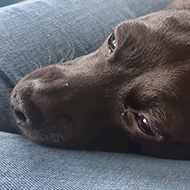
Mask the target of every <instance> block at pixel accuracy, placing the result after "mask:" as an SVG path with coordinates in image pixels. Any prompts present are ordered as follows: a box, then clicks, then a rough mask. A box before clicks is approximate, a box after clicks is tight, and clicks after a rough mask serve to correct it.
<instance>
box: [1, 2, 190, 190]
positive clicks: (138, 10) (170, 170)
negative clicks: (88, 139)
mask: <svg viewBox="0 0 190 190" xmlns="http://www.w3.org/2000/svg"><path fill="white" fill-rule="evenodd" d="M171 1H172V0H158V1H154V0H146V1H144V0H118V1H114V0H110V1H108V0H97V1H90V0H64V1H62V0H28V1H23V2H19V3H16V4H13V5H9V6H4V5H3V4H2V5H1V1H0V6H1V8H0V23H1V24H0V36H1V37H0V115H1V119H0V190H26V189H31V190H41V189H42V190H49V189H52V190H58V189H60V190H62V189H66V190H67V189H68V190H72V189H73V190H75V189H76V190H134V189H135V190H136V189H139V190H147V189H151V190H160V189H163V190H179V189H180V190H188V189H190V161H188V160H170V159H161V158H153V157H148V156H144V155H137V154H130V153H128V154H127V153H117V152H103V151H93V150H92V151H87V150H71V149H58V148H53V147H46V146H42V145H39V144H37V143H35V142H32V141H30V140H28V139H26V138H25V137H24V136H23V135H21V134H20V133H19V131H18V130H17V128H16V127H15V124H14V121H13V120H12V117H11V112H10V103H9V96H10V93H11V90H12V89H13V87H14V85H15V84H16V83H17V82H18V81H19V80H20V79H21V78H22V77H23V76H25V75H26V74H27V73H29V72H31V71H33V70H35V69H36V68H38V67H41V66H45V65H47V64H55V63H57V62H58V61H59V60H61V59H62V58H63V57H64V58H65V59H66V60H67V59H69V57H71V56H72V58H75V57H77V56H79V55H84V54H87V53H89V52H91V51H94V50H95V49H97V48H98V47H99V46H100V45H101V44H102V43H103V41H104V39H105V37H106V36H107V35H108V34H109V32H110V31H111V29H112V28H113V27H114V26H115V25H117V24H118V23H119V22H121V21H122V20H125V19H130V18H134V17H137V16H140V15H144V14H147V13H150V12H154V11H158V10H160V9H162V8H164V7H165V6H166V5H168V4H169V3H170V2H171ZM10 4H11V3H10ZM71 23H72V25H71ZM95 26H96V27H95ZM76 30H77V31H78V32H77V33H76ZM66 35H67V39H68V38H69V39H70V40H71V41H72V43H73V46H74V48H73V49H72V46H70V43H69V42H70V41H66V40H65V36H66ZM92 42H93V43H92ZM69 51H73V52H72V53H71V52H70V53H69Z"/></svg>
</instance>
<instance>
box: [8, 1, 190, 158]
mask: <svg viewBox="0 0 190 190" xmlns="http://www.w3.org/2000/svg"><path fill="white" fill-rule="evenodd" d="M180 2H181V1H176V2H174V4H172V5H170V6H169V7H168V9H171V8H174V6H175V7H176V5H179V3H180ZM185 6H186V5H185ZM10 102H11V108H12V114H13V117H14V119H15V121H16V124H17V126H18V128H19V130H20V131H21V132H22V133H23V134H24V135H25V136H26V137H28V138H29V139H31V140H33V141H35V142H38V143H41V144H44V145H49V146H55V147H61V148H77V149H91V150H108V151H118V152H134V153H142V154H146V155H150V156H158V157H165V158H175V159H190V11H189V10H184V9H183V10H163V11H160V12H156V13H151V14H149V15H146V16H143V17H140V18H136V19H131V20H127V21H124V22H122V23H121V24H119V25H118V26H117V27H116V28H115V29H114V30H113V32H112V33H111V34H110V35H109V36H108V38H107V39H106V40H105V42H104V43H103V45H102V46H101V47H100V48H99V49H98V50H96V51H95V52H92V53H90V54H88V55H85V56H82V57H79V58H76V59H74V60H72V61H68V62H66V63H58V64H55V65H50V66H47V67H44V68H40V69H38V70H36V71H34V72H32V73H30V74H28V75H27V76H26V77H24V78H23V79H21V81H20V82H19V83H18V84H17V85H16V86H15V88H14V89H13V91H12V94H11V99H10Z"/></svg>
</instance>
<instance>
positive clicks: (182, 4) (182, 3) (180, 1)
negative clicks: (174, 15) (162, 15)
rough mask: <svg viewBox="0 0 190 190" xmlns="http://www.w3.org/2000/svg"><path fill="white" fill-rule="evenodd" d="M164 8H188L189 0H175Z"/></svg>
mask: <svg viewBox="0 0 190 190" xmlns="http://www.w3.org/2000/svg"><path fill="white" fill-rule="evenodd" d="M165 9H190V1H189V0H175V1H174V2H173V3H171V4H169V5H168V6H167V7H166V8H165Z"/></svg>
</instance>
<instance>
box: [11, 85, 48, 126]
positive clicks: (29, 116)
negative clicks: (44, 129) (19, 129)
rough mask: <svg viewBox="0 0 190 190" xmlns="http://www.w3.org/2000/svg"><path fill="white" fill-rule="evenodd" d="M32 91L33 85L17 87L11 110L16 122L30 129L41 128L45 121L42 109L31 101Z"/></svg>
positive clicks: (13, 95) (12, 96)
mask: <svg viewBox="0 0 190 190" xmlns="http://www.w3.org/2000/svg"><path fill="white" fill-rule="evenodd" d="M32 91H33V87H32V85H31V84H26V85H25V86H24V87H22V86H18V87H16V88H15V89H14V90H13V92H12V95H11V109H12V114H13V116H14V118H15V120H16V122H17V123H19V124H22V125H24V126H28V127H35V126H37V125H38V126H39V124H41V123H42V122H43V120H44V119H43V115H42V113H41V111H40V109H39V108H38V107H37V106H36V105H35V104H34V103H33V101H32V100H31V94H32Z"/></svg>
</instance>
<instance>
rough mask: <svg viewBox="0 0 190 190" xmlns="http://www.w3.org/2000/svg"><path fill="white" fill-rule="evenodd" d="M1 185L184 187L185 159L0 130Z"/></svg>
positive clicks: (188, 182)
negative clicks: (73, 145) (72, 146)
mask: <svg viewBox="0 0 190 190" xmlns="http://www.w3.org/2000/svg"><path fill="white" fill-rule="evenodd" d="M0 144H1V146H0V171H1V172H0V189H2V190H22V189H23V190H26V189H33V190H34V189H35V190H40V189H44V190H48V189H52V190H57V189H69V190H70V189H73V190H76V189H77V190H80V189H81V190H85V189H88V190H95V189H97V190H98V189H99V190H113V189H114V190H115V189H118V190H126V189H127V190H134V189H135V190H137V189H141V190H147V189H151V190H160V189H163V190H179V189H180V190H188V189H189V187H190V162H189V161H175V160H165V159H156V158H150V157H145V156H140V155H132V154H119V153H106V152H93V151H92V152H89V151H88V152H85V151H71V150H61V149H54V148H49V147H43V146H40V145H37V144H35V143H32V142H30V141H28V140H26V139H24V138H23V137H21V136H20V135H16V134H9V133H4V132H1V133H0Z"/></svg>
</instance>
